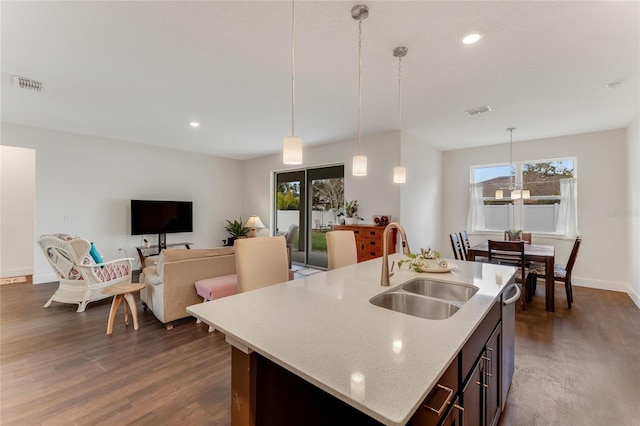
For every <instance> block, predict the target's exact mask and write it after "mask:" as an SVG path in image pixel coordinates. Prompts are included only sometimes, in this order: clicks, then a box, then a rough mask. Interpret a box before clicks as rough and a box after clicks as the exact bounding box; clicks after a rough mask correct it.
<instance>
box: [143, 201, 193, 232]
mask: <svg viewBox="0 0 640 426" xmlns="http://www.w3.org/2000/svg"><path fill="white" fill-rule="evenodd" d="M176 232H193V202H191V201H156V200H131V235H142V234H168V233H176Z"/></svg>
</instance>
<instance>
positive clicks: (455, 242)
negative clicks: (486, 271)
mask: <svg viewBox="0 0 640 426" xmlns="http://www.w3.org/2000/svg"><path fill="white" fill-rule="evenodd" d="M449 239H450V240H451V249H452V250H453V255H454V256H455V258H456V260H466V259H467V256H465V254H464V251H463V249H462V244H461V243H460V238H459V237H458V234H456V233H455V232H454V233H453V234H449Z"/></svg>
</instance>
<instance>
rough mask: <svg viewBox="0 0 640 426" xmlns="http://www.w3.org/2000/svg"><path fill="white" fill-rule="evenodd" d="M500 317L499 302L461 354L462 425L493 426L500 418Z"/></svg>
mask: <svg viewBox="0 0 640 426" xmlns="http://www.w3.org/2000/svg"><path fill="white" fill-rule="evenodd" d="M500 318H501V310H500V302H499V301H498V302H497V303H496V304H495V305H494V306H493V308H491V310H490V311H489V314H487V316H486V317H485V319H484V320H483V321H482V323H481V324H480V325H479V326H478V328H477V329H476V331H475V332H474V334H473V335H472V336H471V338H470V339H469V340H468V341H467V343H466V344H465V346H464V347H463V348H462V351H461V352H460V357H461V366H462V377H464V379H463V384H462V386H461V388H462V393H461V399H462V401H461V402H462V407H464V416H463V419H464V421H463V423H462V424H463V425H464V426H493V425H496V424H497V423H498V419H499V418H500V412H501V410H500V405H501V389H500V386H501V381H500V374H501V372H500V356H501V333H502V327H501V322H500ZM478 354H480V355H478ZM470 365H471V366H472V367H471V368H470V367H469V366H470Z"/></svg>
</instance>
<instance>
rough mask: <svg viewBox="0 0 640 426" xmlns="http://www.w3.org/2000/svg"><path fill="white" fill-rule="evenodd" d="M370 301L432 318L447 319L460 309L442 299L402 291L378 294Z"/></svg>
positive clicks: (406, 312) (402, 311) (403, 311)
mask: <svg viewBox="0 0 640 426" xmlns="http://www.w3.org/2000/svg"><path fill="white" fill-rule="evenodd" d="M371 303H372V304H374V305H376V306H380V307H381V308H386V309H391V310H392V311H396V312H401V313H404V314H408V315H413V316H415V317H420V318H426V319H433V320H442V319H447V318H449V317H451V316H452V315H453V314H455V313H456V312H457V311H458V309H460V308H459V307H458V306H456V305H454V304H452V303H447V302H445V301H442V300H436V299H429V298H427V297H422V296H418V295H415V294H410V293H402V292H389V293H383V294H380V295H378V296H376V297H374V298H373V299H371Z"/></svg>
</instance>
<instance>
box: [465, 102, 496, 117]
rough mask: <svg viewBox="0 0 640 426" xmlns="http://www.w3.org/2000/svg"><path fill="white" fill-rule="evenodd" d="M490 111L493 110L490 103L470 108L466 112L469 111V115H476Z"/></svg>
mask: <svg viewBox="0 0 640 426" xmlns="http://www.w3.org/2000/svg"><path fill="white" fill-rule="evenodd" d="M489 111H491V107H490V106H488V105H485V106H481V107H478V108H473V109H468V110H466V111H465V112H466V113H467V115H468V116H474V115H479V114H484V113H486V112H489Z"/></svg>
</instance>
